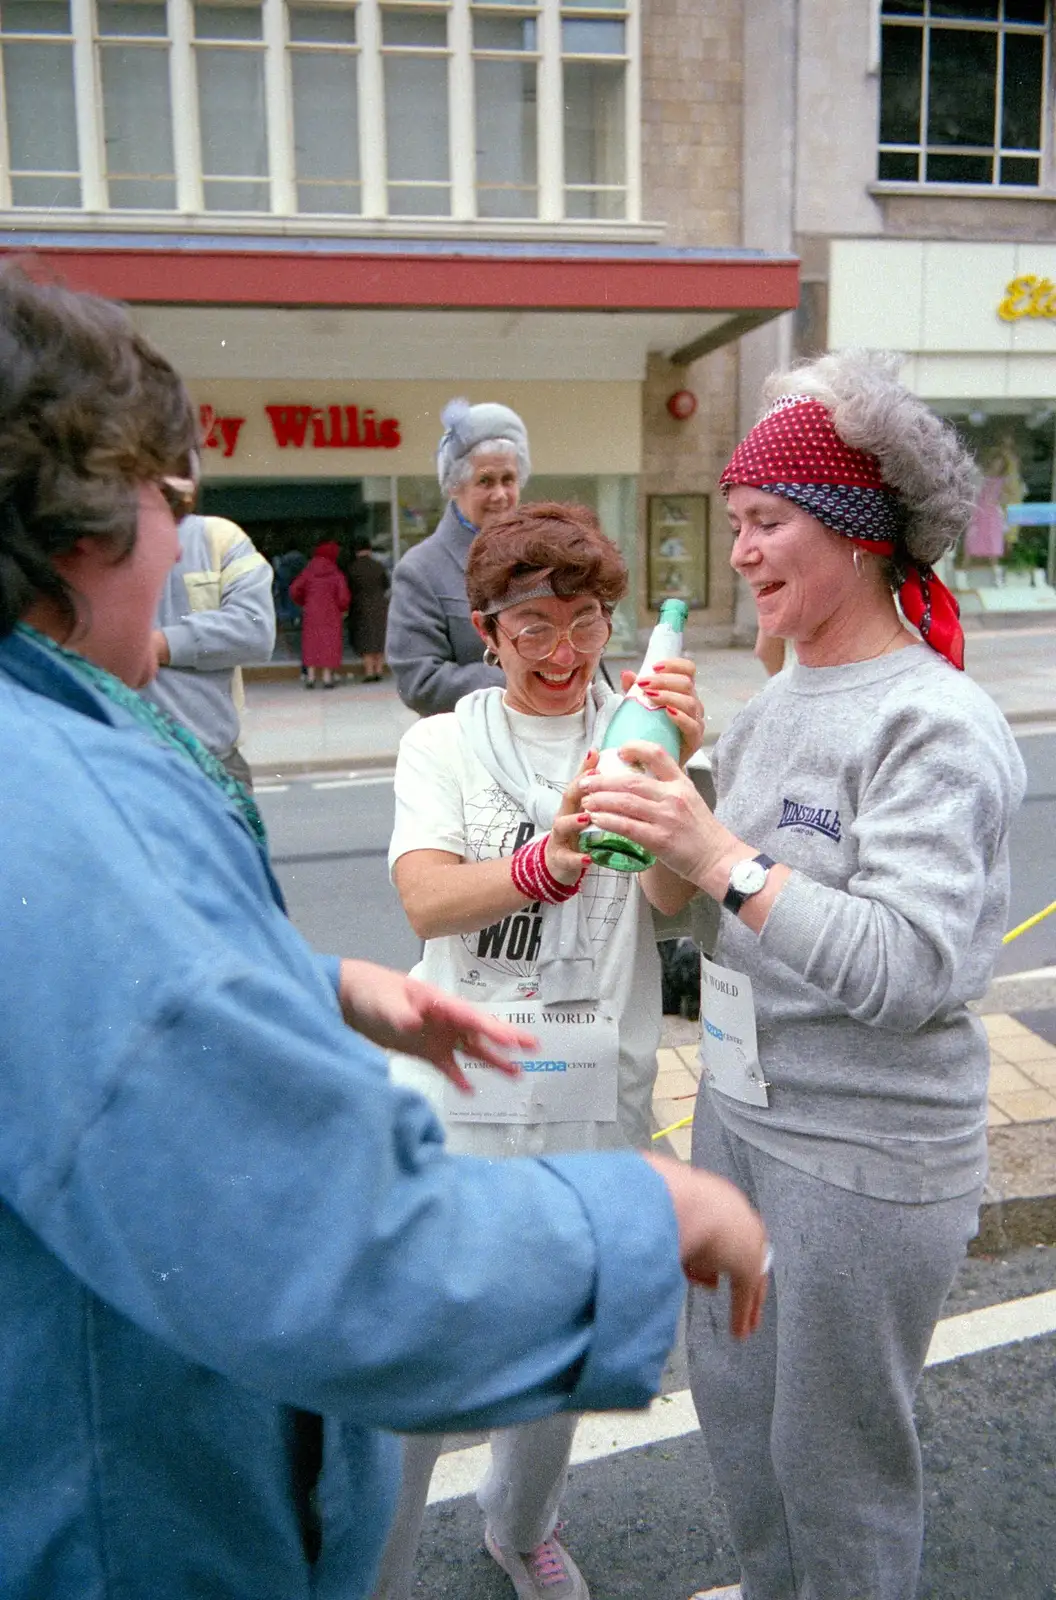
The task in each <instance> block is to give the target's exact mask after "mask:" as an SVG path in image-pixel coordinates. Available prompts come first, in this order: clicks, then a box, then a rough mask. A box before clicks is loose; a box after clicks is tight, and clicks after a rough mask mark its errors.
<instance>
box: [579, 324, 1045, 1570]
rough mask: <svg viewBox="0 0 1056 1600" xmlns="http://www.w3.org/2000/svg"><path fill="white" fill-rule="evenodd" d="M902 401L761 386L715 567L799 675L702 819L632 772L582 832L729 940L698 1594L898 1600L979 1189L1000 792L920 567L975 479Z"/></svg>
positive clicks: (592, 804)
mask: <svg viewBox="0 0 1056 1600" xmlns="http://www.w3.org/2000/svg"><path fill="white" fill-rule="evenodd" d="M896 372H897V362H896V361H895V359H894V358H893V357H890V356H880V355H875V354H873V355H869V354H864V353H861V352H847V353H843V354H836V355H829V356H825V357H822V358H821V359H820V360H818V361H815V362H813V363H812V364H810V365H807V366H803V367H800V368H797V369H795V370H794V371H792V372H788V373H784V374H781V375H779V376H777V377H775V378H772V379H771V380H770V383H769V385H768V391H767V398H768V402H769V409H768V410H767V411H766V412H765V414H764V416H763V418H762V420H761V421H760V422H759V423H758V424H757V426H756V427H755V428H753V429H752V431H751V432H750V433H749V435H748V436H747V438H746V439H745V440H744V441H743V442H742V443H741V444H740V445H739V446H738V448H737V450H736V451H735V452H734V454H733V458H732V460H731V461H730V464H729V466H728V467H727V468H726V471H725V472H724V473H723V476H722V480H721V481H722V489H723V492H724V494H725V496H726V502H727V506H728V509H729V516H730V523H731V526H732V529H733V551H732V555H731V558H730V559H731V562H732V564H733V566H734V568H735V569H736V570H737V571H738V572H739V573H740V574H741V575H742V576H743V577H744V578H745V579H746V581H747V582H748V583H749V584H750V586H751V588H752V591H753V593H754V595H755V598H756V603H757V606H758V612H759V624H760V627H761V629H762V630H763V632H764V633H765V634H767V635H770V636H772V637H775V638H780V639H784V640H788V641H791V642H792V644H793V645H794V646H795V652H796V660H795V662H794V663H793V664H792V665H791V666H790V668H789V669H788V670H787V671H786V672H783V673H781V674H780V675H779V676H777V677H774V678H772V679H771V680H770V682H769V683H768V684H767V686H766V688H765V689H764V690H763V692H762V693H761V694H760V695H758V697H757V698H756V699H755V700H754V701H753V702H752V703H751V704H750V705H749V706H748V707H747V708H746V709H745V710H744V711H743V712H742V713H741V714H740V716H739V717H738V718H737V719H736V721H735V722H734V723H733V725H732V726H731V727H730V729H729V731H728V732H727V733H726V734H725V735H724V737H723V738H722V739H721V740H720V742H719V744H718V747H717V750H716V753H715V761H714V767H715V777H716V785H717V793H718V802H717V805H716V808H715V812H714V814H713V813H712V812H711V811H710V810H709V809H708V807H707V806H706V805H705V804H704V802H703V801H702V800H701V799H700V798H699V796H698V795H697V792H696V790H695V788H694V787H693V785H692V783H690V782H689V781H687V780H686V779H685V778H684V777H683V775H682V774H681V773H679V772H678V771H677V770H676V768H675V766H674V763H673V762H670V761H669V760H668V759H667V757H666V756H664V755H662V754H658V753H655V752H650V751H648V750H647V749H646V747H644V746H642V747H641V753H642V758H643V760H644V761H645V762H646V763H647V764H648V767H649V769H650V770H649V772H648V773H646V774H636V775H633V776H628V777H626V778H621V779H619V780H614V779H612V778H608V777H600V776H597V775H588V776H587V777H586V778H585V779H584V780H583V784H582V788H583V790H584V791H585V800H584V810H585V811H588V812H590V813H591V814H592V815H593V817H594V820H595V822H596V823H597V824H599V825H600V826H601V827H604V828H612V829H615V830H617V831H619V832H621V833H623V834H626V835H629V836H630V837H632V838H634V839H636V840H638V841H639V842H640V843H641V844H643V845H646V846H647V847H648V848H649V849H650V850H651V851H653V852H654V853H655V855H656V856H657V857H658V859H659V860H660V861H662V862H663V863H664V864H665V865H666V866H668V867H669V868H671V869H672V870H673V871H674V872H676V873H677V874H679V875H680V876H681V877H683V878H685V879H688V880H690V881H691V882H692V883H694V884H696V885H697V886H698V887H699V888H701V889H702V890H703V891H704V892H705V893H706V894H709V895H711V896H712V897H713V898H714V899H715V900H717V901H718V902H719V903H720V905H722V906H723V907H724V911H725V914H724V916H723V917H722V921H721V927H720V934H719V940H718V945H717V948H716V951H715V955H714V959H713V961H711V962H707V961H706V962H705V963H704V977H703V993H702V1005H701V1015H702V1019H703V1042H702V1059H703V1063H704V1073H703V1076H702V1083H701V1091H700V1098H699V1102H698V1106H697V1112H696V1117H695V1124H694V1134H693V1160H694V1163H695V1164H699V1165H701V1166H706V1167H709V1168H711V1169H712V1170H713V1171H716V1172H721V1173H723V1174H725V1175H726V1176H727V1177H729V1178H732V1180H733V1181H734V1182H735V1183H737V1184H739V1185H740V1187H741V1188H742V1189H743V1190H744V1191H745V1193H746V1194H748V1195H749V1196H750V1197H751V1198H752V1200H753V1201H754V1202H755V1204H756V1205H757V1206H758V1208H759V1210H760V1211H761V1212H762V1214H763V1217H764V1219H765V1221H766V1224H767V1227H768V1229H769V1231H770V1236H771V1239H772V1241H773V1247H774V1282H773V1289H772V1293H771V1297H770V1301H769V1304H768V1305H767V1308H766V1312H765V1315H764V1321H763V1328H762V1330H761V1333H760V1336H759V1337H758V1339H756V1340H755V1341H754V1342H753V1344H752V1345H751V1347H750V1348H735V1347H734V1345H733V1343H732V1342H731V1341H730V1339H729V1338H728V1336H727V1335H726V1333H725V1331H724V1329H723V1326H722V1312H721V1309H720V1308H719V1306H717V1305H712V1304H709V1303H708V1302H706V1301H705V1300H703V1299H702V1298H701V1297H700V1296H694V1298H693V1303H692V1306H691V1312H690V1320H689V1326H688V1335H687V1338H688V1348H689V1357H690V1377H691V1383H692V1387H693V1394H694V1399H695V1401H696V1405H697V1410H698V1414H699V1416H700V1419H701V1426H702V1428H703V1430H704V1434H705V1437H706V1440H707V1444H708V1449H709V1453H710V1456H711V1460H712V1465H713V1467H714V1471H715V1477H716V1479H717V1481H718V1484H719V1487H720V1490H721V1492H722V1494H723V1497H724V1499H725V1501H726V1505H727V1509H728V1511H729V1516H730V1524H731V1528H732V1531H733V1539H734V1545H735V1548H736V1552H737V1555H738V1558H739V1563H740V1576H739V1582H737V1583H735V1584H733V1585H732V1587H726V1588H719V1589H706V1590H701V1591H700V1595H701V1596H702V1595H705V1594H707V1595H713V1596H718V1595H722V1596H727V1597H729V1600H734V1597H737V1600H740V1597H743V1600H792V1597H794V1596H802V1597H805V1596H810V1597H811V1600H863V1597H868V1600H912V1597H913V1596H914V1595H915V1594H916V1588H917V1576H918V1569H919V1564H920V1554H921V1540H922V1526H923V1523H922V1496H921V1465H920V1448H919V1444H918V1440H917V1436H916V1431H915V1429H914V1425H913V1393H914V1388H915V1386H916V1383H917V1380H918V1378H919V1376H920V1372H921V1369H922V1367H923V1363H924V1358H925V1355H926V1353H927V1349H928V1344H929V1341H930V1338H931V1334H932V1331H933V1329H934V1326H935V1323H936V1321H937V1319H938V1317H939V1313H940V1311H941V1309H942V1305H943V1301H944V1299H945V1297H946V1294H947V1291H948V1289H949V1287H950V1284H951V1282H952V1280H953V1277H954V1274H955V1272H956V1270H957V1266H958V1264H959V1262H960V1261H961V1259H962V1257H963V1255H964V1250H965V1246H966V1244H967V1242H968V1240H969V1239H970V1238H971V1237H972V1235H973V1234H974V1233H975V1231H976V1224H977V1212H978V1206H979V1200H980V1197H981V1194H982V1185H983V1179H984V1177H985V1172H986V1086H987V1071H988V1050H987V1042H986V1035H985V1033H984V1031H983V1029H982V1026H981V1025H980V1023H979V1021H978V1019H977V1018H975V1017H973V1016H972V1015H971V1014H970V1013H969V1011H968V1009H967V1002H968V1001H970V1000H971V999H973V998H974V997H976V996H978V995H980V994H982V992H983V990H984V988H985V987H986V984H987V981H988V979H989V976H990V972H991V968H992V965H993V961H994V957H995V955H996V952H997V949H998V946H999V942H1000V938H1001V933H1002V931H1003V929H1004V927H1005V915H1006V911H1007V907H1008V853H1007V841H1008V831H1009V825H1010V823H1011V820H1012V816H1013V814H1014V812H1015V809H1016V807H1017V805H1018V804H1019V801H1020V799H1021V797H1022V792H1023V786H1024V775H1023V766H1022V762H1021V760H1020V757H1019V754H1018V751H1017V749H1016V746H1015V743H1014V742H1013V739H1012V736H1011V734H1010V732H1009V729H1008V727H1007V725H1006V723H1005V721H1004V719H1003V717H1002V716H1001V714H1000V712H999V711H998V710H997V709H996V707H995V706H994V704H993V702H992V701H991V700H990V699H989V698H988V697H987V695H985V694H984V693H983V692H982V691H981V690H980V689H978V688H977V686H976V685H975V684H974V683H973V682H972V681H971V680H970V679H969V678H967V677H966V676H965V674H964V672H963V670H962V668H963V661H964V656H963V651H964V637H963V634H962V632H961V627H960V623H959V622H958V617H957V606H956V603H955V601H954V599H953V596H952V595H951V594H950V593H949V591H948V590H947V589H946V588H945V586H944V585H943V584H942V583H941V582H940V580H939V579H938V578H937V577H936V576H935V574H934V572H933V571H932V566H931V564H932V563H933V562H934V561H935V560H937V559H938V557H939V556H940V555H941V554H942V553H943V552H944V551H945V550H947V549H949V548H950V547H951V546H952V545H953V544H954V543H955V541H956V540H957V539H958V538H959V537H961V536H963V533H964V531H965V529H966V528H967V526H968V524H969V520H970V518H971V513H972V506H973V503H974V499H975V489H976V474H975V469H974V467H973V465H972V463H971V461H970V459H969V457H968V456H967V454H966V452H965V451H964V449H963V448H962V446H961V445H960V443H959V442H958V440H957V438H956V436H955V435H954V433H953V432H952V431H951V430H950V429H949V428H948V427H947V426H946V425H945V424H944V423H942V422H941V421H940V420H939V419H938V418H937V417H935V416H933V415H932V414H931V413H930V412H928V411H927V409H926V408H925V407H924V406H923V405H922V404H921V403H920V402H919V401H918V400H917V399H916V398H915V397H914V396H912V395H911V394H910V393H909V392H908V391H907V390H906V389H904V388H903V387H902V386H901V385H900V384H899V383H898V381H897V378H896ZM697 1600H699V1596H698V1597H697Z"/></svg>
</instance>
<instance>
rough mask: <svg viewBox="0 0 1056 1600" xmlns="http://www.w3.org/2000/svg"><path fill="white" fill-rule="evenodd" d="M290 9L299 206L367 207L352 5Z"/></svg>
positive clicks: (319, 209) (313, 209) (349, 210)
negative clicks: (364, 202) (362, 178)
mask: <svg viewBox="0 0 1056 1600" xmlns="http://www.w3.org/2000/svg"><path fill="white" fill-rule="evenodd" d="M288 10H289V34H290V46H289V48H290V90H291V94H292V99H293V158H294V168H295V171H296V182H297V209H298V211H300V212H303V213H314V214H320V215H327V214H330V215H340V214H345V215H354V214H355V213H357V212H359V211H361V210H362V208H363V206H362V197H361V186H360V169H359V93H358V83H357V71H358V65H359V62H358V57H359V51H358V48H357V41H356V13H355V9H354V8H353V7H351V6H334V5H328V6H320V5H297V4H293V5H290V6H289V8H288Z"/></svg>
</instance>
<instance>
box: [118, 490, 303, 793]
mask: <svg viewBox="0 0 1056 1600" xmlns="http://www.w3.org/2000/svg"><path fill="white" fill-rule="evenodd" d="M165 492H166V495H167V497H168V498H169V500H170V502H171V503H172V505H173V507H174V509H175V510H176V512H177V515H178V516H179V514H180V512H182V513H183V515H182V517H181V518H180V521H179V530H180V558H179V560H178V561H177V563H176V565H175V566H174V567H173V569H172V571H171V572H170V573H169V576H168V578H167V579H166V581H165V587H164V588H163V589H162V591H161V600H160V603H159V605H158V614H157V618H156V619H155V627H154V635H153V642H154V654H155V658H156V660H157V664H158V674H157V677H156V678H155V679H154V680H153V682H152V683H150V684H148V685H147V687H146V688H145V689H144V690H143V691H142V693H143V694H145V695H146V697H147V698H148V699H149V700H153V701H154V703H155V705H158V706H160V707H161V709H162V710H163V711H167V712H168V713H169V715H170V716H171V717H175V719H176V721H177V722H182V723H183V725H184V727H186V728H190V730H191V732H192V733H196V734H197V735H198V737H199V739H200V740H201V741H202V743H203V744H204V745H205V746H206V748H207V749H208V750H211V751H212V753H213V755H214V756H216V757H217V759H218V760H219V761H221V762H222V763H223V765H224V766H225V767H226V768H227V771H228V772H229V773H230V774H231V776H232V777H233V778H237V779H238V780H239V782H240V783H244V784H245V785H246V787H247V788H250V789H251V788H252V787H253V780H252V777H251V774H250V770H249V764H248V762H247V761H246V759H245V757H244V756H243V755H242V752H241V751H240V750H239V748H238V736H239V733H240V731H241V723H240V718H239V712H240V710H241V708H242V701H243V695H242V674H241V671H240V670H239V669H240V668H242V667H255V666H260V665H263V663H264V662H266V661H270V660H271V653H272V651H273V650H274V648H275V601H274V597H273V594H272V571H271V567H270V566H269V565H268V563H267V561H265V559H264V557H263V556H262V555H261V553H260V551H259V550H258V549H257V548H256V546H255V545H254V544H253V543H252V541H251V540H250V538H249V536H248V535H247V534H246V533H245V532H244V531H243V529H241V528H240V527H239V526H238V524H237V523H236V522H229V521H228V520H227V518H226V517H199V516H196V515H194V512H193V507H194V483H193V480H192V479H191V478H188V479H186V480H185V479H182V478H170V479H168V480H166V485H165Z"/></svg>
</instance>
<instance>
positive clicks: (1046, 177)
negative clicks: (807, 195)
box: [875, 0, 1056, 195]
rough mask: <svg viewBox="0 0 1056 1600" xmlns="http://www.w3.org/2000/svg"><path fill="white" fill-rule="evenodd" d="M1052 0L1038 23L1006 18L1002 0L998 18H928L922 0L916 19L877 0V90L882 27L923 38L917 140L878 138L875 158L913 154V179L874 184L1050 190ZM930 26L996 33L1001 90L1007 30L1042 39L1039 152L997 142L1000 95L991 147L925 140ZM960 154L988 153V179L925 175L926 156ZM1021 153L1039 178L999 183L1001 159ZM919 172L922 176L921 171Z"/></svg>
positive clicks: (1053, 176) (1054, 106)
mask: <svg viewBox="0 0 1056 1600" xmlns="http://www.w3.org/2000/svg"><path fill="white" fill-rule="evenodd" d="M1054 9H1056V8H1054V6H1053V3H1052V0H1047V12H1046V17H1045V21H1044V23H1042V24H1040V25H1039V24H1037V23H1029V22H1017V21H1014V20H1006V18H1005V6H1004V0H1001V3H1000V10H999V14H998V17H997V18H996V19H994V20H988V19H983V18H975V17H965V18H960V17H944V16H932V14H931V0H925V8H924V14H923V15H922V16H919V17H914V16H898V15H896V14H893V13H891V14H888V13H885V12H884V7H883V0H875V26H876V34H875V38H876V50H877V72H878V94H879V95H880V96H882V92H883V77H882V68H883V43H882V41H883V30H884V29H885V28H899V29H905V30H909V31H912V32H913V33H916V34H919V35H921V36H922V42H921V74H920V111H919V123H918V125H919V129H920V140H919V142H918V143H916V144H899V143H892V142H887V143H885V142H882V141H881V140H880V138H879V129H878V136H877V157H878V160H879V157H881V156H884V155H912V156H915V157H916V158H917V163H918V166H917V177H916V178H880V177H878V178H877V180H876V185H875V186H876V187H877V188H878V189H884V188H887V187H891V188H899V189H916V190H919V191H922V192H934V191H935V190H936V189H940V190H943V191H944V192H947V191H948V192H956V193H962V192H964V191H967V192H969V193H971V192H973V191H974V192H979V191H985V192H987V193H988V194H996V195H1007V194H1014V195H1015V194H1018V195H1024V194H1025V195H1037V194H1044V193H1051V192H1052V190H1053V188H1054V187H1056V183H1054V180H1056V171H1054V137H1053V122H1054V118H1056V96H1054V93H1053V82H1052V72H1053V49H1052V32H1053V15H1054ZM934 28H942V29H946V30H951V31H955V32H959V33H991V34H996V36H997V66H996V82H997V84H998V87H999V88H1000V89H1001V90H1002V91H1003V88H1004V49H1005V40H1006V39H1007V38H1008V36H1009V35H1010V34H1020V35H1024V36H1026V37H1028V38H1034V39H1037V38H1039V37H1040V39H1041V41H1042V69H1041V90H1042V102H1041V145H1040V149H1038V150H1020V149H1015V148H1012V147H1006V146H1005V145H1004V144H1003V143H1002V141H1001V125H1000V123H1001V104H1002V96H1001V94H998V95H997V96H996V97H995V105H994V140H993V143H992V144H991V145H989V146H985V147H984V146H981V145H980V146H975V145H971V146H969V145H964V146H961V145H956V146H954V145H933V144H930V143H929V142H928V137H927V133H928V129H927V114H928V69H929V50H930V43H931V33H932V30H933V29H934ZM878 113H879V114H880V115H882V114H883V107H882V104H878ZM942 155H951V156H953V155H962V156H968V157H986V158H989V160H990V162H991V173H992V176H991V179H990V181H989V182H980V183H959V182H955V181H953V180H951V179H948V178H929V177H928V176H927V160H928V157H929V156H942ZM1017 157H1022V158H1025V159H1028V160H1037V162H1038V182H1037V183H1036V184H1012V183H1002V182H1001V181H1000V173H1001V161H1002V159H1003V158H1011V159H1015V158H1017ZM922 172H923V176H922V175H921V173H922Z"/></svg>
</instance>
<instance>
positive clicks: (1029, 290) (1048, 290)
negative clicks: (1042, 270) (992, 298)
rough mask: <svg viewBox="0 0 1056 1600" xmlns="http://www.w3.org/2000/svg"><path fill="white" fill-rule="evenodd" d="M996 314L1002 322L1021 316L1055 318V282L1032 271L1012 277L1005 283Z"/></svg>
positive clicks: (1014, 320)
mask: <svg viewBox="0 0 1056 1600" xmlns="http://www.w3.org/2000/svg"><path fill="white" fill-rule="evenodd" d="M997 314H998V316H999V317H1000V318H1001V321H1002V322H1018V321H1019V320H1020V318H1021V317H1045V318H1049V319H1056V284H1054V283H1053V281H1052V279H1051V278H1039V277H1038V275H1037V273H1034V272H1029V273H1026V274H1025V275H1024V276H1023V277H1022V278H1013V279H1012V281H1011V283H1007V284H1006V285H1005V298H1004V299H1003V300H1002V301H1001V303H1000V305H999V306H998V308H997Z"/></svg>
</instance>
